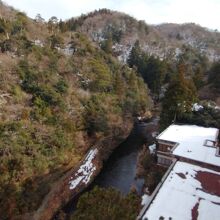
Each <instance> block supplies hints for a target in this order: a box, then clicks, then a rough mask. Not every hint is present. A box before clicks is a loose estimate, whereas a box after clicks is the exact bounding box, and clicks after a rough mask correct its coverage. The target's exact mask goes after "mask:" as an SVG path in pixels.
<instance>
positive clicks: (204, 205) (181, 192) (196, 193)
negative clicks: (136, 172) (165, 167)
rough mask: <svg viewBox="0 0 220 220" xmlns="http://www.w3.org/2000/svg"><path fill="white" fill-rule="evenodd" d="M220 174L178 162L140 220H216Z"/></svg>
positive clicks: (219, 192)
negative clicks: (161, 218)
mask: <svg viewBox="0 0 220 220" xmlns="http://www.w3.org/2000/svg"><path fill="white" fill-rule="evenodd" d="M219 210H220V172H215V171H212V170H210V169H206V168H202V167H199V166H196V165H191V164H188V163H185V162H177V163H176V165H175V166H174V167H173V169H172V170H171V172H170V174H169V176H168V177H167V179H166V180H165V182H164V183H163V185H162V187H161V189H160V190H159V192H158V194H157V195H156V197H155V198H154V200H153V202H152V203H151V205H150V206H149V208H148V210H147V211H146V212H145V214H144V216H143V218H142V219H143V220H145V219H148V220H153V219H159V218H160V217H164V219H165V220H168V219H178V220H185V219H200V220H207V219H212V220H219V216H220V214H219Z"/></svg>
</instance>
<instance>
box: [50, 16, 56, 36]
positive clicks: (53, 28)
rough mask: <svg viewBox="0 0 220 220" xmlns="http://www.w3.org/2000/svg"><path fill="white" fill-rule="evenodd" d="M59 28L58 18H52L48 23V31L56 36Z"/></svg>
mask: <svg viewBox="0 0 220 220" xmlns="http://www.w3.org/2000/svg"><path fill="white" fill-rule="evenodd" d="M57 26H58V18H57V17H55V16H52V17H51V18H50V19H49V21H48V30H49V31H50V32H51V33H53V34H54V33H55V30H56V28H57Z"/></svg>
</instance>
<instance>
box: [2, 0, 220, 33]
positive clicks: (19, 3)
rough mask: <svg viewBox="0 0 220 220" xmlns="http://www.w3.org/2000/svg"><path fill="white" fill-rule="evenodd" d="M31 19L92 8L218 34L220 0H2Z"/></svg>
mask: <svg viewBox="0 0 220 220" xmlns="http://www.w3.org/2000/svg"><path fill="white" fill-rule="evenodd" d="M3 2H5V3H7V4H8V5H11V6H13V7H14V8H16V9H19V10H21V11H23V12H25V13H26V14H27V15H28V16H30V17H32V18H34V17H35V16H36V14H38V13H40V14H41V16H42V17H43V18H45V19H48V18H50V17H52V16H56V17H58V18H61V19H63V20H65V19H68V18H71V17H75V16H79V15H81V14H82V13H84V14H85V13H87V12H90V11H93V10H95V9H100V8H108V9H112V10H117V11H121V12H125V13H127V14H130V15H132V16H133V17H135V18H137V19H139V20H145V21H146V23H148V24H159V23H165V22H172V23H185V22H194V23H196V24H200V25H201V26H204V27H208V28H210V29H218V30H219V31H220V0H3Z"/></svg>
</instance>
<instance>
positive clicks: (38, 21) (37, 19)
mask: <svg viewBox="0 0 220 220" xmlns="http://www.w3.org/2000/svg"><path fill="white" fill-rule="evenodd" d="M35 21H36V22H37V23H44V22H45V19H44V18H42V17H41V14H37V15H36V17H35Z"/></svg>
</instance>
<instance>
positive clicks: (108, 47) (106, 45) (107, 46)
mask: <svg viewBox="0 0 220 220" xmlns="http://www.w3.org/2000/svg"><path fill="white" fill-rule="evenodd" d="M112 46H113V42H112V38H111V37H109V38H108V39H106V40H103V41H102V42H101V48H102V49H103V50H104V51H105V52H106V53H110V54H111V53H112Z"/></svg>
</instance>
